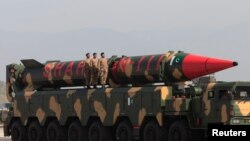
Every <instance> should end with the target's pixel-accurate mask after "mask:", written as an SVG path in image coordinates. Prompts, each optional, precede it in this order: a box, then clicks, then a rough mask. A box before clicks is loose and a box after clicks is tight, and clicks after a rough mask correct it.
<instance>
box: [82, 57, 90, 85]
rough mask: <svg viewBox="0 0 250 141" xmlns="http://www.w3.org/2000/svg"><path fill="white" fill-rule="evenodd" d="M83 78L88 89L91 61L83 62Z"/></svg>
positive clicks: (88, 59)
mask: <svg viewBox="0 0 250 141" xmlns="http://www.w3.org/2000/svg"><path fill="white" fill-rule="evenodd" d="M84 77H85V83H86V85H87V86H88V87H89V86H90V85H91V59H90V58H86V60H84Z"/></svg>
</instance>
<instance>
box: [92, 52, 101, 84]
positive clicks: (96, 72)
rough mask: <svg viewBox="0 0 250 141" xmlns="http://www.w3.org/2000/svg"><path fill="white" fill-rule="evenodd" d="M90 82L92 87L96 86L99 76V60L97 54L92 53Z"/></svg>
mask: <svg viewBox="0 0 250 141" xmlns="http://www.w3.org/2000/svg"><path fill="white" fill-rule="evenodd" d="M90 64H91V83H92V85H93V86H94V88H97V82H98V76H99V60H98V58H97V54H96V53H93V58H92V59H91V63H90Z"/></svg>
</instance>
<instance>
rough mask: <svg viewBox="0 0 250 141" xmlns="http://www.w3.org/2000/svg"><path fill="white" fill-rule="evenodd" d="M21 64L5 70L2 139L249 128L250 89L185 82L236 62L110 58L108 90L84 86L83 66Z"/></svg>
mask: <svg viewBox="0 0 250 141" xmlns="http://www.w3.org/2000/svg"><path fill="white" fill-rule="evenodd" d="M22 63H23V65H17V64H10V65H8V66H7V68H6V73H7V81H6V82H7V88H6V89H7V97H8V99H9V100H10V101H11V102H12V103H13V108H11V110H10V112H9V116H8V119H7V120H6V122H5V124H4V135H5V136H11V138H12V140H13V141H25V140H29V141H40V140H48V141H67V140H69V141H81V140H86V141H87V140H89V141H110V140H117V141H132V140H134V139H139V140H143V141H160V140H169V141H176V140H178V141H188V140H191V139H192V137H198V136H200V137H204V136H205V132H206V128H207V124H208V123H223V124H250V123H249V116H250V113H249V109H248V107H249V101H248V97H249V93H250V82H216V81H215V80H213V79H211V78H209V79H207V80H206V79H204V78H203V79H200V80H199V82H197V83H190V84H189V83H187V81H186V80H191V79H194V78H197V77H200V76H203V75H207V74H210V73H214V72H217V71H220V70H223V69H226V68H229V67H233V66H236V65H237V63H236V62H233V61H228V60H221V59H215V58H209V57H204V56H198V55H192V54H186V53H183V52H178V53H174V52H168V53H167V54H163V55H151V56H136V57H125V58H119V57H112V58H110V59H109V81H108V84H109V86H107V88H104V89H98V88H96V89H87V88H86V87H85V86H84V85H85V84H84V82H85V81H84V75H83V71H84V63H81V61H71V62H58V61H56V62H53V61H52V62H51V61H50V62H48V63H45V64H42V63H39V62H38V61H35V60H22ZM243 101H244V102H243ZM246 121H247V122H246ZM192 135H193V136H192Z"/></svg>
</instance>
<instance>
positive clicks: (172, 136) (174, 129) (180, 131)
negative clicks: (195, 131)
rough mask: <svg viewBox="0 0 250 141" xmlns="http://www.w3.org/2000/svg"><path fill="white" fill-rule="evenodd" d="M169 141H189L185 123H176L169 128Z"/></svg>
mask: <svg viewBox="0 0 250 141" xmlns="http://www.w3.org/2000/svg"><path fill="white" fill-rule="evenodd" d="M168 140H169V141H189V140H190V133H189V128H188V125H187V123H186V122H185V121H176V122H174V123H173V124H172V125H171V126H170V128H169V134H168Z"/></svg>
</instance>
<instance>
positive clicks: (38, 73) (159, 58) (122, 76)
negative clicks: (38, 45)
mask: <svg viewBox="0 0 250 141" xmlns="http://www.w3.org/2000/svg"><path fill="white" fill-rule="evenodd" d="M21 62H22V65H17V64H10V65H8V66H7V69H6V71H7V80H6V82H10V77H15V79H16V81H15V83H16V85H17V86H18V87H19V88H20V89H24V88H25V89H26V88H32V89H40V88H60V87H69V86H84V85H85V76H84V71H85V66H84V63H83V60H80V61H69V62H60V61H50V62H46V63H45V64H42V63H40V62H38V61H36V60H34V59H29V60H21ZM108 62H109V75H108V80H107V83H109V84H110V87H117V86H118V87H119V86H122V85H128V84H132V85H145V84H151V83H165V84H166V85H171V84H172V83H177V82H183V81H187V80H192V79H194V78H197V77H200V76H204V75H208V74H211V73H215V72H218V71H221V70H224V69H227V68H230V67H234V66H237V65H238V63H237V62H234V61H230V60H223V59H217V58H211V57H205V56H200V55H194V54H188V53H184V52H172V51H169V52H168V53H166V54H157V55H142V56H134V57H111V58H109V60H108ZM12 69H14V70H15V73H14V75H13V74H11V72H10V70H12Z"/></svg>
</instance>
